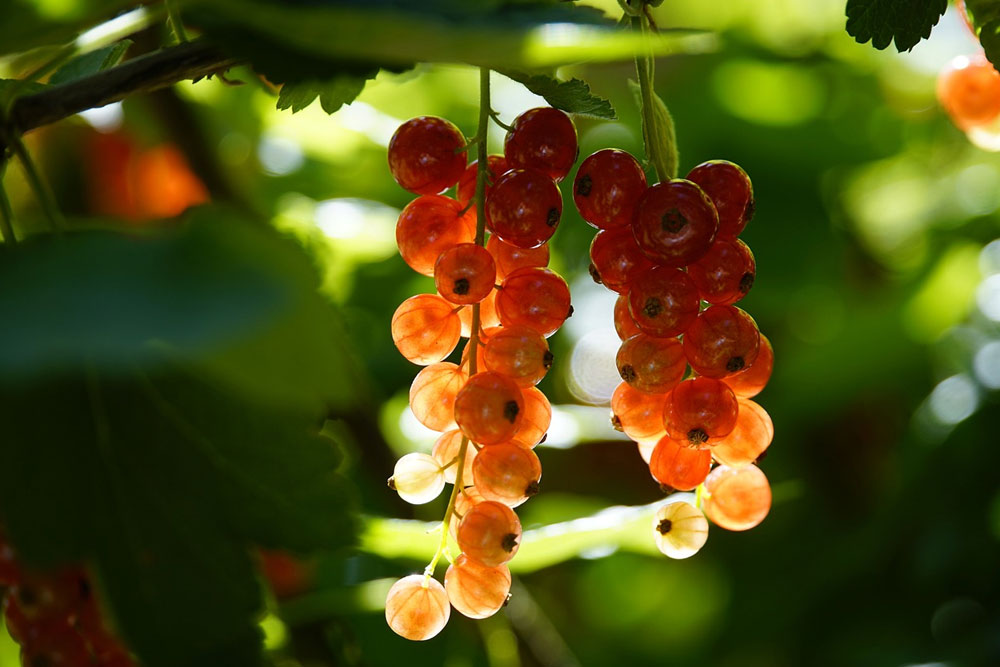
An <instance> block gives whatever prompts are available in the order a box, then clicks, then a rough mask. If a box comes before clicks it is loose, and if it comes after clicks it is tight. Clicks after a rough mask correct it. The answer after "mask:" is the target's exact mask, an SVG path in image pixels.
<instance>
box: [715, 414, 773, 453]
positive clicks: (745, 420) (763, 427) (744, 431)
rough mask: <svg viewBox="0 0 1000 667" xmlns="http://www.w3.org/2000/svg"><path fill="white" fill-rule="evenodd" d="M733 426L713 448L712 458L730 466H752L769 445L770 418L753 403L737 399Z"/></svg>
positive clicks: (770, 432) (771, 432) (771, 431)
mask: <svg viewBox="0 0 1000 667" xmlns="http://www.w3.org/2000/svg"><path fill="white" fill-rule="evenodd" d="M737 400H738V401H739V404H740V413H739V414H738V415H737V416H736V427H735V428H734V429H733V430H732V432H731V433H730V434H729V435H727V436H726V437H724V438H722V440H720V441H719V442H718V443H716V445H715V446H714V447H712V456H713V457H714V458H715V460H716V461H718V462H719V463H724V464H726V465H728V466H731V467H737V466H744V465H747V464H748V463H753V462H754V461H756V460H757V458H758V457H759V456H760V455H761V454H763V453H764V451H765V450H766V449H767V448H768V447H769V446H770V445H771V440H772V439H773V438H774V424H773V423H772V422H771V416H770V415H768V414H767V411H766V410H765V409H764V408H762V407H761V406H759V405H757V404H756V403H754V402H753V401H751V400H749V399H746V398H740V399H737Z"/></svg>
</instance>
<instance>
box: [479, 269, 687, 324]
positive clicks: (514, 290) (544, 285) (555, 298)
mask: <svg viewBox="0 0 1000 667" xmlns="http://www.w3.org/2000/svg"><path fill="white" fill-rule="evenodd" d="M692 287H693V286H692ZM497 313H498V314H499V315H500V322H501V323H502V324H503V325H504V326H505V327H511V326H514V325H515V324H525V325H527V326H529V327H531V328H532V329H534V330H535V331H537V332H538V333H540V334H542V335H543V336H551V335H552V334H554V333H555V332H556V331H557V330H558V329H559V327H561V326H562V323H563V322H565V321H566V318H567V317H569V316H570V314H571V313H572V307H571V306H570V297H569V286H568V285H567V284H566V281H565V280H563V279H562V278H560V277H559V275H558V274H556V273H553V272H552V271H549V270H548V269H533V268H529V269H518V270H517V271H515V272H514V273H512V274H510V275H509V276H507V277H506V278H505V279H504V281H503V284H502V285H501V286H500V293H499V294H498V295H497Z"/></svg>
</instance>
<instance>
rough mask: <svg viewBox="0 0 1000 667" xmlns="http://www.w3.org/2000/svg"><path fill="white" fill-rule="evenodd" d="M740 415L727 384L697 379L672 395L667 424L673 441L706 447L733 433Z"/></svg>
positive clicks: (666, 409)
mask: <svg viewBox="0 0 1000 667" xmlns="http://www.w3.org/2000/svg"><path fill="white" fill-rule="evenodd" d="M738 412H739V404H738V403H737V402H736V396H735V395H734V394H733V391H732V390H731V389H730V388H729V387H728V386H726V384H725V383H724V382H722V381H721V380H713V379H712V378H705V377H695V378H690V379H688V380H684V381H683V382H681V383H680V384H679V385H677V388H676V389H674V390H673V391H672V392H670V397H669V398H668V399H667V401H666V403H664V406H663V422H664V425H665V426H666V428H667V434H668V435H669V436H670V437H671V438H674V439H675V440H681V441H684V442H685V443H687V444H689V445H690V446H692V447H704V446H706V445H707V446H711V445H714V444H715V443H716V442H718V441H719V439H720V438H722V437H723V436H726V435H729V433H730V432H732V430H733V428H735V426H736V415H737V413H738ZM675 488H679V487H675Z"/></svg>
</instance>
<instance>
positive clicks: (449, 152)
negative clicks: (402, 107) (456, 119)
mask: <svg viewBox="0 0 1000 667" xmlns="http://www.w3.org/2000/svg"><path fill="white" fill-rule="evenodd" d="M464 146H465V137H463V136H462V132H461V131H460V130H459V129H458V128H457V127H455V125H454V124H452V123H450V122H449V121H447V120H445V119H443V118H436V117H434V116H420V117H418V118H411V119H410V120H408V121H406V122H405V123H403V124H402V125H400V126H399V128H398V129H397V130H396V132H395V134H393V135H392V139H390V140H389V153H388V155H389V171H390V172H392V177H393V178H394V179H396V182H397V183H399V185H400V186H402V187H403V188H405V189H407V190H409V191H410V192H415V193H417V194H418V195H436V194H439V193H441V192H444V191H445V190H447V189H448V188H450V187H451V186H453V185H455V183H457V182H458V179H459V177H460V176H461V175H462V172H463V171H465V162H466V159H467V158H466V155H465V151H464V150H463V148H464Z"/></svg>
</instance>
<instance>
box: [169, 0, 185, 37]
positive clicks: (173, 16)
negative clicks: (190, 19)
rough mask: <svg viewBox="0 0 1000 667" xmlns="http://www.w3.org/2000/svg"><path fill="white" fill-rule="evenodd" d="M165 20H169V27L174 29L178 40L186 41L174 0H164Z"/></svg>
mask: <svg viewBox="0 0 1000 667" xmlns="http://www.w3.org/2000/svg"><path fill="white" fill-rule="evenodd" d="M166 5H167V20H168V21H169V22H170V29H171V30H173V31H174V36H176V37H177V41H178V42H186V41H188V36H187V32H185V31H184V23H183V22H181V14H180V12H179V11H177V3H176V2H175V0H166Z"/></svg>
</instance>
